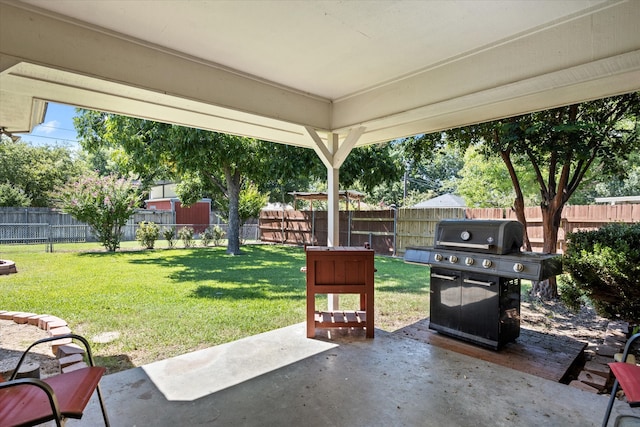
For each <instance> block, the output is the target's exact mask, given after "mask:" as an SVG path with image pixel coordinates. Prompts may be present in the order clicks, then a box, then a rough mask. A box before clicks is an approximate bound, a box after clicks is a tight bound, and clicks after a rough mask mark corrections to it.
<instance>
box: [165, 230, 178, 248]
mask: <svg viewBox="0 0 640 427" xmlns="http://www.w3.org/2000/svg"><path fill="white" fill-rule="evenodd" d="M162 237H164V239H165V240H166V241H167V244H168V245H169V248H173V247H174V246H175V245H176V240H175V239H176V228H175V227H166V228H165V229H164V230H162Z"/></svg>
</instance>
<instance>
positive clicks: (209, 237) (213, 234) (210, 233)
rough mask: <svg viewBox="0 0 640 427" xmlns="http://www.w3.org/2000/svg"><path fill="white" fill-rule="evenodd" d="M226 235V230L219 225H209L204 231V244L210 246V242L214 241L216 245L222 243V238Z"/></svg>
mask: <svg viewBox="0 0 640 427" xmlns="http://www.w3.org/2000/svg"><path fill="white" fill-rule="evenodd" d="M223 237H224V231H223V230H222V228H220V227H219V226H217V225H214V226H213V227H208V228H207V229H206V230H204V232H203V233H202V237H201V238H202V246H209V243H211V242H213V245H214V246H218V245H220V242H221V241H222V238H223Z"/></svg>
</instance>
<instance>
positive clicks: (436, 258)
mask: <svg viewBox="0 0 640 427" xmlns="http://www.w3.org/2000/svg"><path fill="white" fill-rule="evenodd" d="M433 259H435V260H436V261H442V254H435V255H434V256H433Z"/></svg>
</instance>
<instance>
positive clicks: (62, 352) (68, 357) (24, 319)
mask: <svg viewBox="0 0 640 427" xmlns="http://www.w3.org/2000/svg"><path fill="white" fill-rule="evenodd" d="M0 319H1V320H13V322H14V323H17V324H20V325H32V326H37V327H38V328H40V329H42V330H43V331H46V332H47V334H48V335H49V336H50V337H55V336H60V335H65V334H69V333H71V329H70V328H69V325H68V323H67V322H66V320H63V319H61V318H59V317H57V316H52V315H49V314H36V313H28V312H23V311H6V310H0ZM51 352H52V353H53V356H55V357H56V359H58V361H59V362H60V370H61V372H63V373H64V372H69V371H72V370H75V369H79V368H81V367H85V366H87V365H86V363H85V362H84V360H83V359H84V353H85V351H84V349H83V348H81V347H80V346H78V345H76V344H74V343H73V340H72V339H71V338H62V339H60V340H57V341H54V342H53V343H52V344H51ZM78 355H80V356H81V357H78Z"/></svg>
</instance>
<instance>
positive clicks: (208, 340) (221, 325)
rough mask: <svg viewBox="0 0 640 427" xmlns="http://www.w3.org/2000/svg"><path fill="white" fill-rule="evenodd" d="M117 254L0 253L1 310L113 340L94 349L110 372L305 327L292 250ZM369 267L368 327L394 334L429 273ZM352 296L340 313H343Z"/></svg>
mask: <svg viewBox="0 0 640 427" xmlns="http://www.w3.org/2000/svg"><path fill="white" fill-rule="evenodd" d="M178 245H180V242H179V243H178ZM122 246H123V248H122V251H120V252H116V253H107V252H104V251H103V250H102V249H101V248H100V247H99V246H98V245H97V244H59V245H56V246H55V247H54V252H53V253H46V252H45V248H44V245H33V246H24V245H10V246H0V259H10V260H12V261H14V262H15V263H16V267H17V268H18V274H11V275H5V276H0V288H1V289H2V293H1V294H0V295H1V296H0V310H9V311H25V312H33V313H37V314H51V315H55V316H58V317H61V318H63V319H65V320H66V321H67V322H68V323H69V327H70V328H71V330H72V331H73V332H75V333H78V334H81V335H85V336H86V337H88V338H89V339H92V338H93V337H96V336H98V335H99V334H105V333H116V335H117V338H116V339H114V340H113V341H111V342H108V343H105V344H101V343H95V344H93V348H94V350H95V353H96V356H97V357H96V359H97V361H98V363H100V364H102V365H104V366H107V367H108V368H109V372H110V373H112V372H117V371H119V370H122V369H127V368H130V367H132V366H139V365H142V364H146V363H149V362H153V361H156V360H160V359H164V358H168V357H172V356H176V355H179V354H183V353H186V352H190V351H193V350H197V349H201V348H205V347H210V346H213V345H217V344H222V343H225V342H228V341H233V340H236V339H239V338H242V337H246V336H250V335H254V334H258V333H261V332H265V331H268V330H272V329H276V328H280V327H283V326H287V325H291V324H295V323H299V322H304V321H305V296H306V294H305V277H304V274H303V273H301V272H300V267H302V266H303V265H304V264H305V254H304V251H303V249H302V248H300V247H289V246H273V245H246V246H243V247H242V252H243V254H242V255H239V256H230V255H227V254H226V253H225V250H226V248H225V247H206V248H203V247H194V248H189V249H184V248H177V249H163V248H160V249H155V250H139V246H138V244H137V242H124V243H123V245H122ZM131 249H135V250H131ZM375 263H376V268H377V272H376V276H375V280H376V283H375V286H376V294H375V306H376V311H375V316H376V320H375V322H376V327H377V328H380V329H384V330H387V331H393V330H396V329H398V328H400V327H403V326H405V325H408V324H411V323H413V322H415V321H417V320H419V319H423V318H425V317H427V316H428V311H429V283H428V281H429V279H428V269H427V268H425V267H421V266H416V265H409V264H405V263H404V262H403V261H402V259H399V258H390V257H376V260H375ZM351 297H352V296H350V295H349V296H343V297H342V298H341V300H340V301H341V307H344V308H351V307H349V304H351V303H352V301H355V298H354V299H353V300H350V298H351Z"/></svg>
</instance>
